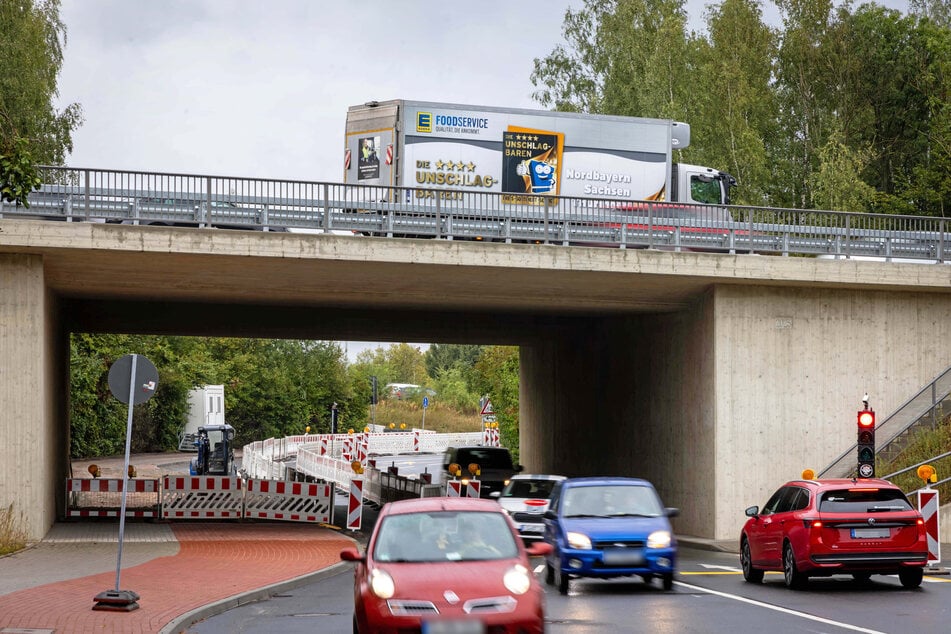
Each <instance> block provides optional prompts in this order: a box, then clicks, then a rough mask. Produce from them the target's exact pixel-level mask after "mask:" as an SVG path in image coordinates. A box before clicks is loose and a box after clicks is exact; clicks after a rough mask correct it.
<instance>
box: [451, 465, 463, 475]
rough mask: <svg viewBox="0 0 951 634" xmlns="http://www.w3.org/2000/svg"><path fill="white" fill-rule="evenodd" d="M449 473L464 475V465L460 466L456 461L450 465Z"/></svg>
mask: <svg viewBox="0 0 951 634" xmlns="http://www.w3.org/2000/svg"><path fill="white" fill-rule="evenodd" d="M449 475H452V476H455V477H457V478H458V477H459V476H461V475H462V467H460V466H459V463H457V462H454V463H452V464H451V465H449Z"/></svg>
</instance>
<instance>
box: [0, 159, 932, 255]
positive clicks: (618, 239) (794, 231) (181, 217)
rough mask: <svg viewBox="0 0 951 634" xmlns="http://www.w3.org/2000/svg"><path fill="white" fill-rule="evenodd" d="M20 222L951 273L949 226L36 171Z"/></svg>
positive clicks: (759, 210) (816, 214)
mask: <svg viewBox="0 0 951 634" xmlns="http://www.w3.org/2000/svg"><path fill="white" fill-rule="evenodd" d="M39 173H40V175H41V178H42V180H43V183H44V184H43V185H42V186H41V187H40V189H39V190H37V191H35V192H33V193H32V194H30V196H29V202H30V207H29V208H25V207H17V206H14V205H12V204H10V203H2V205H0V217H2V216H13V217H24V218H40V219H46V220H64V221H69V222H75V221H90V222H108V223H125V224H165V225H176V226H192V227H198V228H203V227H223V228H237V229H255V230H262V231H292V232H293V231H300V232H326V233H329V232H344V233H356V234H360V235H365V236H385V237H428V238H443V239H449V240H453V239H462V240H487V241H502V242H507V243H511V242H528V243H544V244H557V245H564V246H569V245H582V246H606V247H620V248H622V249H623V248H628V247H634V248H662V249H671V250H675V251H679V250H683V249H686V250H707V251H718V252H728V253H743V252H753V253H760V254H776V255H787V256H788V255H818V256H827V257H874V258H882V259H886V260H888V259H894V258H902V259H910V260H916V261H924V262H948V260H949V253H951V252H949V249H948V240H949V231H951V220H949V219H946V218H932V217H922V216H891V215H883V214H865V213H859V214H857V213H849V212H835V211H819V210H802V209H776V208H769V207H744V206H721V205H692V204H682V203H669V202H649V201H636V202H635V201H618V200H613V199H604V198H575V197H569V196H557V197H550V198H549V197H540V196H537V195H519V194H502V193H493V192H475V191H459V190H446V189H426V188H412V187H383V186H366V185H346V184H341V183H327V182H306V181H291V180H273V179H256V178H241V177H231V176H203V175H191V174H172V173H156V172H133V171H118V170H102V169H87V168H69V167H41V168H39Z"/></svg>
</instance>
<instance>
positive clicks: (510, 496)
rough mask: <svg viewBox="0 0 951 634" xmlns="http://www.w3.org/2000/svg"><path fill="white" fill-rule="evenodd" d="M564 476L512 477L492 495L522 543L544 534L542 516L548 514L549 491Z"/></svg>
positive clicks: (518, 475) (521, 474)
mask: <svg viewBox="0 0 951 634" xmlns="http://www.w3.org/2000/svg"><path fill="white" fill-rule="evenodd" d="M564 479H565V476H560V475H544V474H538V473H520V474H517V475H514V476H512V477H511V479H510V480H509V483H508V484H506V485H505V488H504V489H502V492H501V493H499V492H495V493H492V497H494V498H496V499H497V500H498V501H499V504H501V505H502V508H503V509H505V511H506V512H507V513H508V514H509V517H511V518H512V521H513V522H515V528H517V529H518V534H519V535H520V536H521V537H522V539H523V540H525V541H534V540H540V539H541V538H542V537H543V534H544V531H545V524H544V522H543V521H542V515H544V514H545V511H547V510H548V503H549V501H550V499H551V491H552V489H553V488H554V486H555V484H556V483H557V482H559V481H561V480H564Z"/></svg>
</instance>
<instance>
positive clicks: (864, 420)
mask: <svg viewBox="0 0 951 634" xmlns="http://www.w3.org/2000/svg"><path fill="white" fill-rule="evenodd" d="M858 422H859V427H865V428H868V427H875V412H873V411H871V410H867V409H863V410H862V411H860V412H859V413H858Z"/></svg>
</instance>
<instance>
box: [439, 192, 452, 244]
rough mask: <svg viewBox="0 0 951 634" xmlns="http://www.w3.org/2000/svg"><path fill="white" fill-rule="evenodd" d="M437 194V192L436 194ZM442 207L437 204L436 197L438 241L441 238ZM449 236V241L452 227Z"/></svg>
mask: <svg viewBox="0 0 951 634" xmlns="http://www.w3.org/2000/svg"><path fill="white" fill-rule="evenodd" d="M437 194H438V192H437ZM441 224H442V207H441V205H440V202H439V196H438V195H437V196H436V239H437V240H438V239H439V238H440V237H441V236H442V231H441V229H442V227H441ZM449 230H450V234H449V236H448V239H449V240H452V233H451V232H452V227H450V228H449Z"/></svg>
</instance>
